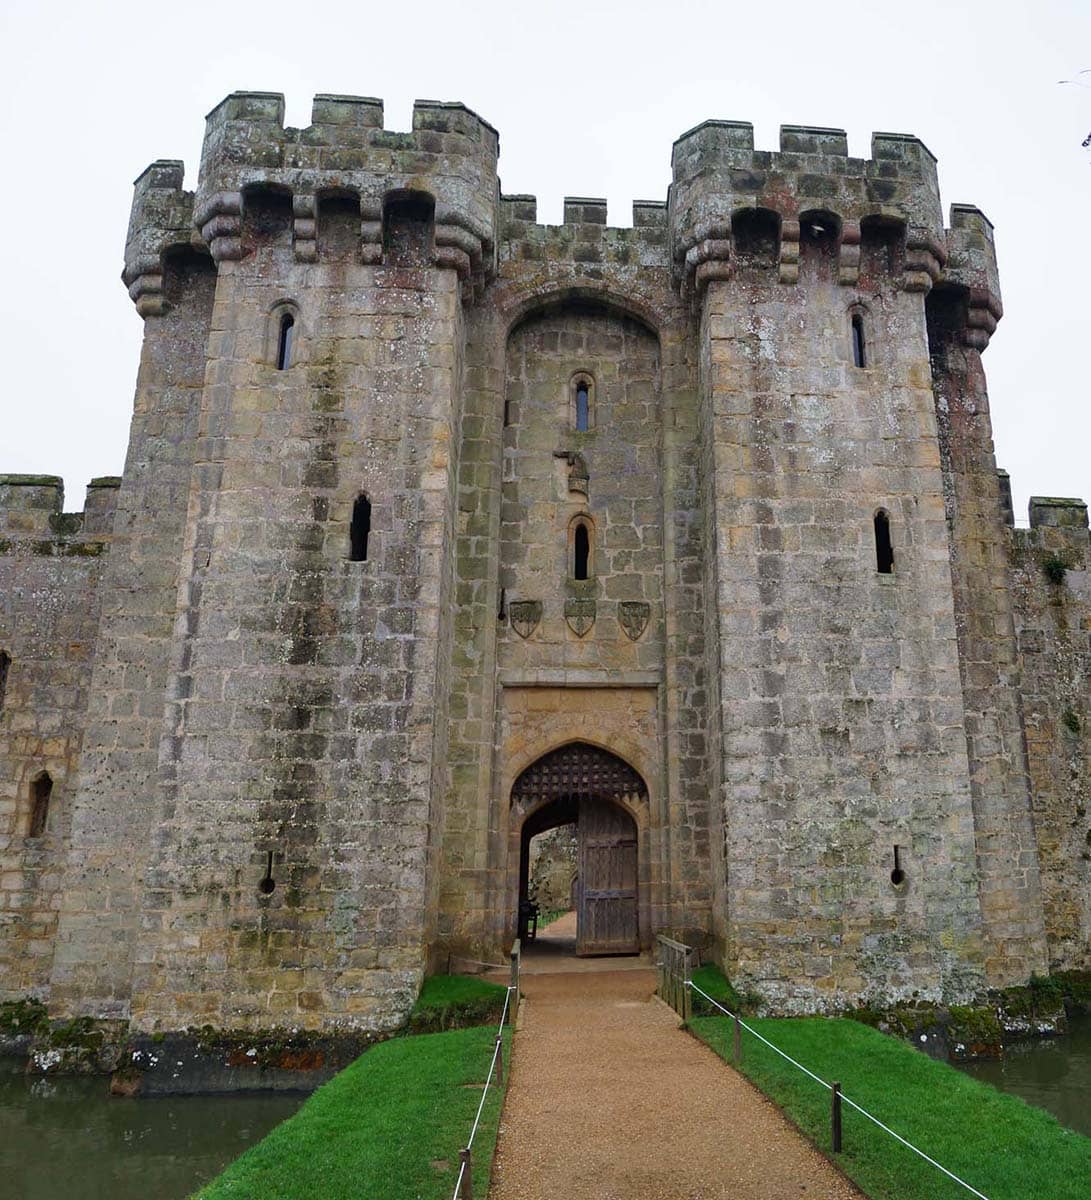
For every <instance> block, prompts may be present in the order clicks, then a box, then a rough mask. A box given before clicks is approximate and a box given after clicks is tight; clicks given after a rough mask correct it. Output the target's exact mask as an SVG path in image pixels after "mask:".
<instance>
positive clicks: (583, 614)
mask: <svg viewBox="0 0 1091 1200" xmlns="http://www.w3.org/2000/svg"><path fill="white" fill-rule="evenodd" d="M564 619H565V620H566V621H567V622H568V628H569V629H571V630H572V632H573V633H574V634H575V635H576V637H583V636H584V634H585V633H588V632H589V631H590V629H591V626H592V625H594V623H595V602H594V600H589V599H586V598H585V597H582V596H570V597H569V598H568V599H567V600H566V601H565V602H564Z"/></svg>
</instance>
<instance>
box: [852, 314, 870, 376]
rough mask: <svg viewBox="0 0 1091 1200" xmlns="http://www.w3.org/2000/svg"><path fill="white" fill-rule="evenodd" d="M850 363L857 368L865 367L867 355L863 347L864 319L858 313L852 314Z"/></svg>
mask: <svg viewBox="0 0 1091 1200" xmlns="http://www.w3.org/2000/svg"><path fill="white" fill-rule="evenodd" d="M852 361H853V362H854V363H855V364H856V366H858V367H866V366H867V354H866V352H865V347H864V318H863V317H862V316H860V314H859V313H853V314H852Z"/></svg>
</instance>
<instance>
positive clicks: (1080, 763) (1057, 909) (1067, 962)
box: [1009, 496, 1091, 971]
mask: <svg viewBox="0 0 1091 1200" xmlns="http://www.w3.org/2000/svg"><path fill="white" fill-rule="evenodd" d="M1030 522H1031V527H1030V529H1014V530H1011V531H1009V533H1010V536H1011V538H1012V540H1013V547H1012V554H1013V561H1014V573H1013V575H1014V578H1013V582H1014V589H1013V600H1014V605H1015V628H1016V632H1017V634H1018V638H1019V656H1020V662H1021V665H1022V689H1021V695H1022V707H1023V716H1024V720H1025V726H1026V738H1027V755H1028V759H1029V765H1030V780H1031V797H1032V800H1033V805H1034V832H1035V838H1036V843H1037V860H1038V865H1039V869H1040V873H1041V887H1042V905H1043V913H1044V921H1045V932H1046V937H1047V939H1048V946H1049V967H1050V969H1051V970H1054V971H1056V970H1074V969H1083V970H1086V969H1087V968H1088V967H1091V796H1089V792H1088V779H1089V773H1091V727H1089V721H1091V547H1089V544H1088V533H1087V505H1086V504H1084V503H1083V501H1081V500H1065V499H1055V498H1047V497H1042V496H1036V497H1034V498H1033V499H1032V500H1031V502H1030Z"/></svg>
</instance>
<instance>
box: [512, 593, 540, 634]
mask: <svg viewBox="0 0 1091 1200" xmlns="http://www.w3.org/2000/svg"><path fill="white" fill-rule="evenodd" d="M508 613H509V614H510V616H511V627H512V629H514V630H515V632H516V633H517V634H518V635H519V636H520V637H521V638H528V637H530V635H531V634H532V633H533V632H534V631H535V630H536V629H537V628H538V622H539V621H541V619H542V602H541V600H513V601H512V602H511V604H509V605H508Z"/></svg>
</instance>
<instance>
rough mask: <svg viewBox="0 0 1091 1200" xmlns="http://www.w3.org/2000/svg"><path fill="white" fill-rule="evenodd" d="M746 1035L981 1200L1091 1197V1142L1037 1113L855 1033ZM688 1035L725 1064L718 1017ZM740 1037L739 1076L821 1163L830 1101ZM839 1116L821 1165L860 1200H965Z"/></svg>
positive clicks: (897, 1148) (820, 1027) (786, 1022)
mask: <svg viewBox="0 0 1091 1200" xmlns="http://www.w3.org/2000/svg"><path fill="white" fill-rule="evenodd" d="M695 978H696V977H695ZM698 986H703V984H699V985H698ZM705 990H706V991H710V989H708V988H706V989H705ZM747 1024H749V1025H751V1026H752V1027H753V1028H754V1029H756V1030H757V1031H758V1032H759V1033H761V1034H762V1035H763V1036H765V1037H767V1038H768V1039H769V1040H770V1041H771V1042H773V1043H774V1044H775V1045H777V1046H779V1047H780V1048H781V1049H782V1050H783V1051H784V1052H785V1053H786V1054H790V1055H791V1056H792V1057H793V1058H795V1059H797V1060H798V1061H799V1062H801V1063H802V1064H803V1065H804V1066H805V1067H807V1068H809V1069H810V1070H812V1071H814V1072H815V1074H816V1075H819V1076H821V1077H822V1078H823V1079H826V1080H829V1081H832V1080H839V1081H840V1082H841V1085H842V1089H843V1091H844V1093H845V1095H847V1096H850V1097H851V1098H852V1099H853V1100H855V1101H856V1103H857V1104H860V1105H862V1106H863V1107H864V1108H866V1109H867V1110H868V1111H869V1112H870V1113H872V1114H873V1115H874V1116H876V1117H878V1118H879V1120H880V1121H882V1122H884V1124H886V1125H889V1126H890V1128H891V1129H893V1130H895V1131H896V1132H897V1133H899V1134H901V1136H902V1137H904V1138H906V1139H907V1140H908V1141H910V1142H912V1143H913V1144H914V1145H915V1146H918V1147H920V1149H921V1150H923V1151H924V1152H925V1153H926V1154H929V1155H931V1156H932V1157H933V1158H934V1159H936V1160H937V1161H938V1162H941V1163H942V1164H943V1165H944V1166H945V1167H946V1168H947V1169H948V1170H949V1171H953V1172H954V1173H955V1174H956V1175H958V1176H960V1177H961V1178H962V1179H964V1180H966V1182H967V1183H969V1184H971V1185H972V1186H973V1187H975V1188H977V1189H978V1191H980V1192H983V1193H984V1194H985V1195H986V1196H988V1197H989V1200H1029V1198H1030V1197H1034V1198H1036V1200H1087V1197H1088V1195H1091V1138H1086V1137H1083V1136H1082V1135H1080V1134H1078V1133H1073V1132H1071V1131H1070V1130H1067V1129H1065V1128H1063V1127H1062V1126H1061V1125H1060V1124H1059V1123H1058V1122H1057V1121H1056V1120H1054V1118H1053V1117H1051V1116H1050V1115H1049V1114H1048V1113H1047V1112H1045V1111H1043V1110H1042V1109H1039V1108H1034V1107H1033V1106H1031V1105H1029V1104H1026V1103H1024V1102H1023V1101H1022V1100H1020V1099H1018V1098H1017V1097H1015V1096H1007V1095H1004V1094H1003V1093H1001V1092H998V1091H997V1090H996V1089H995V1088H992V1087H989V1086H987V1085H985V1084H981V1083H978V1082H977V1081H976V1080H974V1079H971V1078H970V1077H969V1076H967V1075H963V1074H961V1073H960V1072H958V1071H956V1070H955V1069H954V1068H953V1067H949V1066H947V1065H946V1064H945V1063H941V1062H936V1061H934V1060H933V1059H930V1058H927V1057H926V1056H925V1055H923V1054H921V1053H920V1052H919V1051H917V1050H914V1049H913V1048H912V1047H911V1046H909V1045H907V1044H906V1043H904V1042H901V1041H898V1040H897V1039H896V1038H891V1037H887V1036H886V1035H885V1034H882V1033H879V1032H878V1031H877V1030H875V1029H870V1028H868V1027H867V1026H866V1025H862V1024H860V1023H859V1022H857V1021H850V1020H843V1019H831V1018H824V1017H806V1018H795V1019H774V1018H765V1019H754V1018H748V1019H747ZM690 1029H691V1030H692V1032H693V1033H694V1034H695V1035H696V1036H697V1037H698V1038H700V1039H701V1040H702V1041H704V1042H706V1043H707V1044H708V1045H709V1046H711V1047H712V1049H713V1050H715V1051H716V1053H717V1054H719V1055H720V1056H721V1057H722V1058H724V1059H726V1060H727V1061H728V1062H731V1059H732V1029H731V1022H730V1021H729V1020H728V1019H727V1018H726V1017H695V1018H694V1019H693V1020H692V1021H691V1022H690ZM742 1036H743V1040H742V1045H743V1058H742V1071H743V1073H744V1074H745V1075H747V1076H748V1077H749V1078H750V1079H751V1080H752V1081H753V1082H754V1083H755V1084H757V1086H758V1087H759V1088H760V1089H761V1090H762V1091H763V1092H764V1093H765V1094H766V1095H767V1096H769V1097H770V1098H771V1099H772V1100H774V1101H775V1102H776V1103H777V1104H778V1105H780V1107H781V1108H782V1109H783V1110H784V1111H785V1112H786V1113H787V1115H788V1116H789V1117H790V1118H791V1119H792V1120H793V1121H794V1122H795V1123H796V1125H798V1126H799V1128H800V1129H801V1130H802V1131H803V1132H804V1133H805V1134H806V1135H807V1136H808V1137H809V1138H810V1139H811V1140H812V1141H813V1142H814V1143H815V1145H816V1146H818V1147H819V1149H821V1150H822V1151H824V1152H827V1153H828V1152H829V1150H830V1093H829V1092H828V1091H827V1090H826V1089H825V1088H823V1087H820V1086H819V1085H818V1084H816V1083H815V1082H814V1080H812V1079H808V1078H807V1076H805V1075H803V1074H802V1073H801V1072H800V1071H798V1070H796V1068H795V1067H793V1066H791V1065H790V1064H789V1063H786V1062H785V1061H784V1060H783V1059H781V1058H779V1057H778V1056H777V1055H776V1054H774V1053H773V1051H771V1050H769V1049H768V1048H767V1047H765V1046H763V1045H762V1044H761V1043H760V1042H759V1041H758V1040H757V1039H756V1038H753V1037H751V1036H750V1035H749V1034H748V1033H746V1032H745V1031H744V1032H743V1035H742ZM843 1112H844V1142H843V1146H844V1149H843V1152H842V1153H841V1154H837V1155H831V1157H832V1158H833V1160H834V1161H835V1162H836V1163H837V1164H838V1166H839V1167H841V1169H842V1170H843V1171H844V1172H845V1174H847V1175H848V1176H849V1177H850V1178H851V1179H853V1180H855V1182H856V1183H857V1184H858V1185H859V1186H860V1187H861V1188H862V1189H863V1191H864V1192H866V1193H867V1195H868V1196H870V1197H872V1200H966V1198H967V1197H969V1196H970V1194H971V1193H969V1192H967V1191H966V1190H965V1189H964V1188H962V1187H960V1186H959V1185H958V1184H956V1183H955V1182H954V1181H953V1180H950V1179H948V1178H947V1177H946V1176H944V1175H943V1174H941V1173H940V1172H939V1171H937V1170H936V1168H935V1167H932V1166H930V1165H929V1164H928V1163H926V1162H924V1160H923V1159H921V1158H919V1157H918V1156H917V1155H915V1154H913V1153H912V1151H910V1150H907V1149H906V1148H905V1147H904V1146H901V1145H900V1144H899V1143H898V1142H896V1141H895V1140H894V1139H893V1138H892V1137H890V1136H889V1135H888V1134H886V1133H884V1132H883V1131H882V1130H881V1129H878V1128H876V1126H874V1125H873V1124H872V1123H871V1122H870V1121H868V1120H867V1119H866V1118H865V1117H862V1116H861V1115H860V1114H859V1113H857V1112H854V1111H853V1110H852V1109H850V1108H849V1107H848V1106H847V1105H846V1106H844V1108H843Z"/></svg>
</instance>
